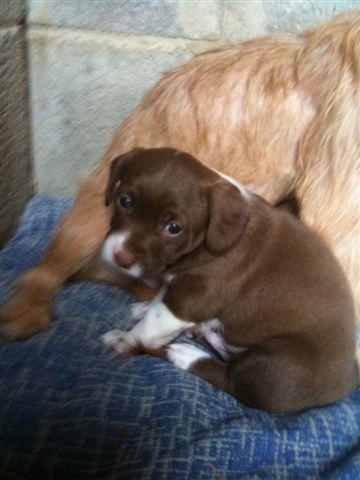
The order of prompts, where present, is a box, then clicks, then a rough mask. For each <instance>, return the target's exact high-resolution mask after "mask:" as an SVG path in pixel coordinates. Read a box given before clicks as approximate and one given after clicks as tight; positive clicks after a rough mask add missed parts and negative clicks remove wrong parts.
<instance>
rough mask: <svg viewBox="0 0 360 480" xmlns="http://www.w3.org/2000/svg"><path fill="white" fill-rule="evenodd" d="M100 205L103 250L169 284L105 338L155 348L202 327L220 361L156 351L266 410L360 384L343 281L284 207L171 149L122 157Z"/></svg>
mask: <svg viewBox="0 0 360 480" xmlns="http://www.w3.org/2000/svg"><path fill="white" fill-rule="evenodd" d="M106 202H107V203H110V202H112V204H113V206H114V215H113V218H112V224H111V225H112V227H111V231H110V234H109V236H108V238H107V240H106V241H105V244H104V248H103V256H104V258H105V259H106V260H107V261H109V262H110V263H114V264H118V265H120V266H121V268H123V269H125V270H126V271H127V272H128V273H129V274H130V275H132V276H134V277H140V276H143V275H146V276H152V275H155V276H159V275H162V276H164V278H167V281H168V284H167V286H166V287H165V289H163V291H162V292H161V293H160V294H159V296H158V297H157V298H156V299H155V300H154V301H153V302H152V303H151V304H150V306H149V308H148V310H147V312H146V313H145V316H144V318H143V319H142V320H141V321H140V322H139V323H137V325H136V326H135V327H134V328H133V329H132V330H130V331H128V332H122V331H118V330H115V331H111V332H109V333H108V334H106V335H105V336H104V338H103V340H104V342H105V343H106V344H107V345H109V346H111V347H112V348H115V350H116V351H118V352H119V353H122V354H131V353H136V351H137V349H138V348H140V349H141V350H145V351H149V352H151V351H152V350H154V349H159V348H161V347H163V346H164V345H167V344H168V343H169V342H170V341H171V340H173V339H174V338H175V337H176V336H177V335H178V334H179V333H180V332H183V331H185V330H188V329H192V328H194V326H197V327H198V328H197V330H199V327H200V329H202V332H203V334H204V336H205V338H206V339H207V340H208V341H209V342H210V343H211V344H212V345H213V347H214V348H215V349H216V350H217V351H218V352H219V354H220V355H221V357H222V358H223V359H224V360H227V363H225V362H223V361H220V360H216V359H214V358H211V357H210V355H209V354H207V353H205V352H204V351H202V350H199V349H198V348H196V347H194V346H191V345H185V344H173V345H170V346H169V347H168V348H167V350H166V351H165V352H164V351H163V352H162V354H163V355H165V357H166V358H167V359H168V360H170V361H171V362H172V363H174V364H175V365H176V366H178V367H180V368H184V369H187V370H190V371H191V372H193V373H195V374H197V375H199V376H200V377H202V378H204V379H205V380H207V381H209V382H210V383H212V384H214V385H215V386H217V387H219V388H221V389H223V390H225V391H226V392H228V393H230V394H232V395H234V396H235V397H236V398H237V399H239V400H240V401H242V402H244V403H246V404H248V405H250V406H252V407H256V408H261V409H265V410H269V411H277V412H292V411H296V410H300V409H304V408H309V407H314V406H318V405H323V404H326V403H329V402H333V401H335V400H337V399H339V398H341V397H343V396H345V395H347V394H348V393H350V392H351V391H352V390H353V389H354V388H355V387H356V385H357V383H358V370H357V365H356V360H355V315H354V308H353V301H352V295H351V291H350V288H349V285H348V282H347V280H346V278H345V276H344V274H343V272H342V270H341V268H340V266H339V264H338V262H337V260H336V259H335V257H334V256H333V254H332V253H331V252H330V250H329V249H328V248H327V247H326V246H325V244H324V243H323V242H322V241H321V240H320V239H319V238H317V237H316V236H315V235H314V234H313V233H311V232H310V230H309V229H308V228H306V227H305V226H304V225H302V224H301V223H300V221H298V220H297V219H296V218H294V217H293V216H292V215H291V214H289V213H288V212H286V211H284V210H280V209H276V208H274V207H272V206H270V205H269V204H268V203H267V202H265V201H264V200H262V199H261V198H260V197H258V196H256V195H253V194H251V193H249V192H248V191H247V190H245V189H243V188H242V187H240V186H236V184H234V181H232V180H231V179H229V178H224V176H223V175H219V174H218V173H216V172H214V171H212V170H210V169H208V168H207V167H205V166H204V165H202V164H201V163H200V162H198V161H197V160H196V159H195V158H193V157H192V156H190V155H188V154H185V153H182V152H180V151H177V150H173V149H150V150H141V149H138V150H134V151H132V152H130V153H128V154H125V155H122V156H120V157H118V158H117V159H116V160H115V161H114V163H113V167H112V169H111V177H110V181H109V184H108V189H107V192H106ZM214 326H215V328H216V331H213V328H214ZM155 353H156V354H159V350H157V351H156V352H155Z"/></svg>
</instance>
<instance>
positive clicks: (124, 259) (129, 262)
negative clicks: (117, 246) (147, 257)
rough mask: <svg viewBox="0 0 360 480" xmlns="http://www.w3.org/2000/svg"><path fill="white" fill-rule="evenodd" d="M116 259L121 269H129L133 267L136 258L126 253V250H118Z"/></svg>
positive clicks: (115, 255)
mask: <svg viewBox="0 0 360 480" xmlns="http://www.w3.org/2000/svg"><path fill="white" fill-rule="evenodd" d="M114 258H115V260H116V262H117V264H118V265H119V266H120V267H121V268H125V269H128V268H130V267H132V266H133V265H134V263H135V257H134V255H132V254H131V253H130V252H126V251H125V250H118V251H117V252H115V254H114Z"/></svg>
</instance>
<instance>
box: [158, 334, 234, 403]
mask: <svg viewBox="0 0 360 480" xmlns="http://www.w3.org/2000/svg"><path fill="white" fill-rule="evenodd" d="M163 356H164V358H165V359H166V360H168V361H169V362H170V363H172V364H173V365H175V366H176V367H177V368H180V369H182V370H187V371H188V372H191V373H193V374H194V375H197V376H198V377H200V378H202V379H203V380H205V381H206V382H208V383H211V384H212V385H214V386H215V387H217V388H219V389H220V390H223V391H224V392H227V393H230V394H231V386H230V383H229V377H228V374H227V368H228V364H227V363H225V362H222V361H220V360H217V359H215V358H213V357H212V356H211V355H210V354H209V353H207V352H205V351H204V350H201V349H200V348H197V347H195V346H194V345H188V344H185V343H173V344H171V345H169V346H168V347H167V350H166V353H165V355H163Z"/></svg>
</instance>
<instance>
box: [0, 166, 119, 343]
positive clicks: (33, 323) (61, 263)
mask: <svg viewBox="0 0 360 480" xmlns="http://www.w3.org/2000/svg"><path fill="white" fill-rule="evenodd" d="M107 170H108V169H107V167H106V164H105V165H104V164H103V165H102V166H101V167H99V168H98V169H96V170H95V171H94V172H93V173H92V174H90V176H89V177H88V178H87V179H86V180H85V181H84V182H83V184H82V185H81V187H80V190H79V194H78V197H77V199H76V201H75V203H74V205H73V207H72V208H71V209H70V210H69V212H68V213H67V214H66V215H65V216H64V217H63V219H62V221H61V222H60V224H59V226H58V228H57V230H56V232H55V235H54V237H53V239H52V241H51V244H50V246H49V248H48V250H47V251H46V253H45V255H44V258H43V260H42V261H41V263H40V264H39V265H38V266H36V267H35V268H33V269H31V270H29V271H27V272H26V273H25V274H23V275H22V276H21V277H20V279H19V280H18V283H17V286H18V290H17V292H16V294H15V296H14V297H13V299H12V300H11V301H10V302H9V303H8V304H7V305H6V306H5V307H4V308H3V309H2V310H1V311H0V316H1V318H2V320H3V322H2V324H1V330H2V332H3V333H4V334H5V336H7V337H8V338H10V339H13V340H17V339H23V338H26V337H29V336H31V335H33V334H34V333H36V332H38V331H40V330H43V329H46V328H48V327H50V325H51V318H50V307H51V300H52V297H53V295H54V293H55V291H56V290H57V289H58V288H59V287H60V286H61V285H62V284H63V283H64V282H65V281H66V280H67V279H68V278H69V277H70V276H71V275H72V274H74V273H75V272H76V271H77V270H79V268H81V267H82V266H83V265H84V264H85V263H86V262H87V261H88V260H89V259H90V258H91V257H92V256H93V255H94V253H95V252H96V250H97V249H99V247H100V246H101V243H102V242H103V240H104V238H105V235H106V233H107V231H108V230H109V223H110V215H111V211H110V209H109V208H106V207H105V204H104V189H105V186H106V181H107V175H108V171H107Z"/></svg>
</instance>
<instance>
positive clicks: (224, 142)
mask: <svg viewBox="0 0 360 480" xmlns="http://www.w3.org/2000/svg"><path fill="white" fill-rule="evenodd" d="M359 79H360V13H359V11H353V12H349V13H343V14H341V15H339V16H337V17H335V18H333V19H332V20H330V21H329V22H327V23H325V24H324V25H322V26H320V27H319V28H317V29H315V30H313V31H309V32H304V33H301V34H293V35H291V34H287V35H283V34H274V35H270V36H267V37H263V38H257V39H254V40H250V41H247V42H243V43H241V44H239V45H235V46H229V47H224V48H222V49H219V50H216V51H212V52H208V53H204V54H202V55H198V56H196V57H195V58H193V59H192V60H190V61H189V62H187V63H186V64H185V65H183V66H180V67H179V68H176V69H174V70H172V71H170V72H169V73H167V74H166V75H165V76H164V77H163V79H162V80H161V81H160V82H159V83H158V84H157V85H156V86H155V87H154V88H153V89H152V90H151V91H150V92H149V94H148V95H146V96H145V98H144V99H143V100H142V101H141V102H140V104H139V106H138V107H137V108H136V109H135V110H134V111H133V112H132V113H131V114H130V116H129V117H128V118H127V119H126V120H125V121H124V122H123V123H122V125H121V126H120V128H119V129H118V131H117V132H116V133H115V135H114V137H113V139H112V141H111V143H110V146H109V148H108V150H107V151H106V153H105V154H104V156H103V158H102V160H101V162H100V164H99V166H98V167H97V168H96V169H95V170H94V171H93V172H92V173H91V174H90V175H89V176H88V177H87V178H86V179H85V180H84V181H83V183H82V184H81V186H80V189H79V193H78V196H77V199H76V201H75V204H74V206H73V207H72V209H71V210H70V211H69V212H68V213H67V214H66V215H65V217H64V218H63V220H62V221H61V223H60V225H59V226H58V229H57V231H56V234H55V236H54V238H53V241H52V243H51V245H50V247H49V249H48V250H47V252H46V253H45V256H44V259H43V260H42V262H41V263H40V264H39V265H38V266H37V267H35V269H33V270H30V271H29V272H27V273H25V274H24V275H23V276H22V277H21V279H20V281H19V283H18V287H19V289H18V292H17V294H16V295H15V297H14V298H13V299H12V300H11V302H10V303H9V304H8V305H7V306H6V307H5V308H4V309H3V310H2V313H1V314H2V317H3V318H4V319H5V324H4V326H3V330H4V332H5V334H6V335H7V336H8V337H9V338H12V339H20V338H24V337H27V336H29V335H32V334H33V333H35V332H36V331H38V330H41V329H43V328H46V327H47V326H50V324H51V320H50V314H49V312H50V306H51V300H52V296H53V295H54V292H55V291H56V289H57V288H59V287H60V286H61V285H62V284H63V283H64V282H65V281H66V280H67V279H68V278H69V277H70V276H71V275H73V274H74V273H75V272H77V271H78V270H79V269H80V268H81V267H83V266H84V265H86V263H87V262H88V261H89V260H90V259H91V258H92V257H93V255H94V253H95V252H96V251H97V250H98V249H99V248H100V246H101V244H102V242H103V240H104V237H105V235H106V233H107V231H108V229H109V223H110V217H111V210H110V209H109V208H106V207H105V206H104V204H103V196H104V193H105V186H106V182H107V178H108V169H109V165H110V162H111V160H112V159H113V158H115V157H116V156H117V155H119V154H121V153H124V152H126V151H128V150H130V149H132V148H134V147H136V146H142V147H161V146H168V147H174V148H180V149H182V150H185V151H187V152H189V153H191V154H193V155H194V156H196V157H197V158H199V159H200V160H201V161H202V162H204V163H205V164H206V165H208V166H211V167H215V168H217V169H219V170H221V171H223V172H224V173H227V174H229V175H231V176H232V177H234V178H236V179H237V180H238V181H240V182H241V183H243V184H244V185H245V186H247V187H248V188H249V189H250V190H252V191H254V192H256V193H258V194H260V195H262V196H263V197H264V198H266V199H267V200H268V201H269V202H270V203H277V202H279V201H281V200H282V199H283V198H285V197H286V196H288V195H289V194H290V193H291V194H294V195H295V196H296V198H297V199H298V201H299V205H300V216H301V218H302V220H303V221H304V222H305V223H306V224H307V225H308V226H309V227H310V228H312V229H313V230H314V231H316V232H318V233H319V234H320V235H321V237H322V238H323V239H324V240H325V241H326V242H327V243H328V245H330V247H331V248H332V250H333V251H334V253H335V255H336V256H337V258H338V259H339V260H340V263H341V265H342V267H343V269H344V271H345V272H346V274H347V276H348V279H349V280H350V283H351V285H352V288H353V292H354V295H355V298H356V301H357V303H358V305H359V301H360V274H359V270H360V260H359V246H358V242H359V231H360V220H359V204H358V199H359V185H360V181H359V157H360V154H359V132H358V125H359V111H360V106H359Z"/></svg>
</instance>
